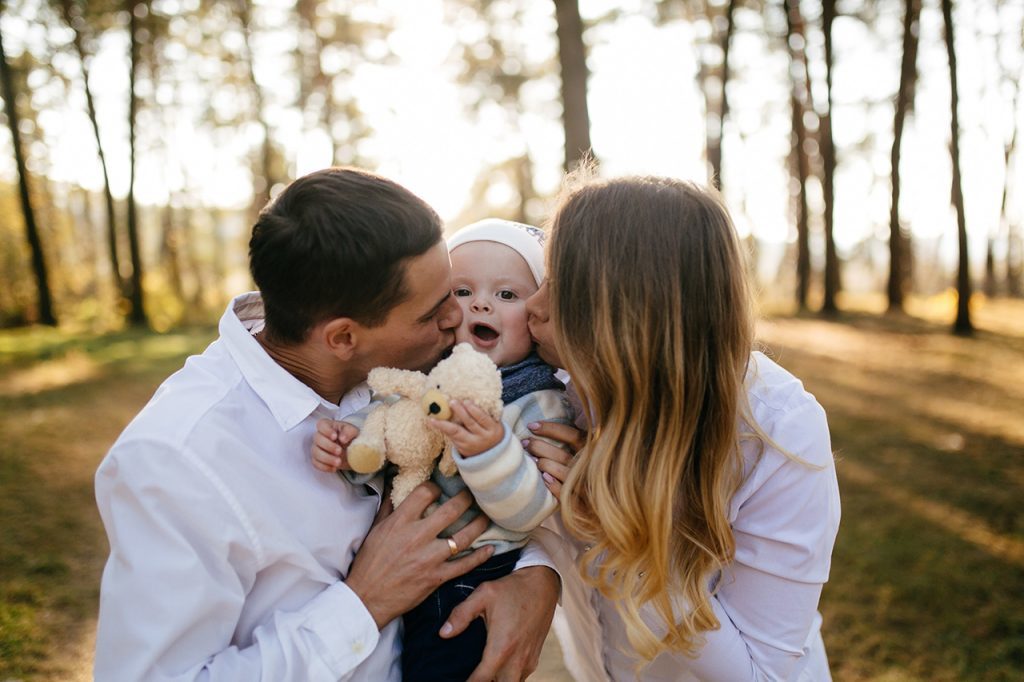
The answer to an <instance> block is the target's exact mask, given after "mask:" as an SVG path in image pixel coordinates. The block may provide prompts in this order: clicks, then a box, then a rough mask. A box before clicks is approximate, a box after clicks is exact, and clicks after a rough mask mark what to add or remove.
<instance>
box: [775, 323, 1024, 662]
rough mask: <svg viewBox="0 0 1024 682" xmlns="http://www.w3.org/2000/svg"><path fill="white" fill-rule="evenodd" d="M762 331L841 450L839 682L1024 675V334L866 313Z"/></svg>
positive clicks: (827, 610)
mask: <svg viewBox="0 0 1024 682" xmlns="http://www.w3.org/2000/svg"><path fill="white" fill-rule="evenodd" d="M763 332H764V333H763V340H764V341H765V342H766V344H767V346H768V347H769V349H771V350H773V351H774V352H773V355H774V357H775V358H776V359H777V360H778V361H779V362H780V363H781V364H783V365H784V366H785V367H786V368H787V369H789V370H790V371H792V372H793V373H794V374H796V375H797V376H799V377H800V378H801V379H803V380H804V382H805V384H806V386H807V388H808V390H810V391H811V392H812V393H814V394H815V395H816V396H817V397H818V399H819V401H820V402H821V403H822V404H823V405H824V407H825V409H826V412H827V413H828V415H829V424H830V428H831V431H832V443H833V447H834V448H835V449H836V450H837V472H838V476H839V481H840V487H841V492H842V499H843V520H842V526H841V528H840V532H839V537H838V540H837V544H836V549H835V553H834V555H833V562H832V573H831V579H830V582H829V584H828V585H826V587H825V591H824V594H823V598H822V612H823V614H824V617H825V626H824V634H825V639H826V644H827V646H828V649H829V657H830V661H831V663H832V668H833V675H834V676H835V679H837V680H862V679H913V680H966V679H970V680H1003V679H1005V680H1010V679H1021V677H1022V674H1024V512H1022V506H1021V503H1020V500H1021V499H1024V388H1022V385H1021V383H1019V382H1018V379H1017V377H1016V376H1015V375H1014V372H1019V371H1020V368H1024V339H1022V338H1021V337H1017V336H1013V335H1007V334H997V333H991V332H985V331H982V332H980V333H979V334H978V336H977V337H976V338H974V339H955V338H953V337H951V336H950V335H949V329H948V326H943V325H937V324H933V323H930V322H926V321H922V320H916V319H914V318H887V317H873V316H858V315H856V314H854V315H849V316H846V317H844V319H842V320H841V321H838V322H837V321H828V320H821V319H820V318H812V317H804V318H792V319H780V320H774V321H771V322H768V323H767V324H766V325H764V328H763Z"/></svg>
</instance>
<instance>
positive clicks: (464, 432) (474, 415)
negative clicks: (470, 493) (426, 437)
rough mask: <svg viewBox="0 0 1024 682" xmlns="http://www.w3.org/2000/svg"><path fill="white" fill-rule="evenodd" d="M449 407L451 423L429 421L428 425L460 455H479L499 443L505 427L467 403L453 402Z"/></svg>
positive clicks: (436, 420)
mask: <svg viewBox="0 0 1024 682" xmlns="http://www.w3.org/2000/svg"><path fill="white" fill-rule="evenodd" d="M450 406H451V408H452V418H451V421H446V422H444V421H440V420H438V419H431V420H430V423H431V425H432V426H433V427H434V428H435V429H437V430H438V431H440V432H441V433H443V434H444V435H446V436H448V438H450V439H451V441H452V442H453V443H455V447H457V448H458V449H459V454H460V455H462V456H463V457H472V456H473V455H479V454H480V453H481V452H486V451H487V450H490V449H491V448H493V447H494V446H495V445H497V444H498V443H500V442H501V437H502V436H503V435H504V434H505V427H504V426H502V423H501V422H500V421H498V420H497V419H495V418H494V417H492V416H491V415H489V414H487V413H486V412H484V411H483V410H481V409H480V408H479V407H477V406H476V405H474V404H473V403H471V402H468V401H466V402H461V401H458V400H453V401H451V403H450Z"/></svg>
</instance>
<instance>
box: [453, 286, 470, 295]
mask: <svg viewBox="0 0 1024 682" xmlns="http://www.w3.org/2000/svg"><path fill="white" fill-rule="evenodd" d="M452 293H453V294H455V295H456V296H459V297H461V296H469V294H470V291H469V289H467V288H466V287H455V288H454V289H452Z"/></svg>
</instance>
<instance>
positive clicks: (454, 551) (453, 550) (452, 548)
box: [446, 538, 459, 556]
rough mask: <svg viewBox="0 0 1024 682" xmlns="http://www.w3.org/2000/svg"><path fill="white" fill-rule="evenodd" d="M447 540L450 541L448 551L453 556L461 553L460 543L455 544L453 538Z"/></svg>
mask: <svg viewBox="0 0 1024 682" xmlns="http://www.w3.org/2000/svg"><path fill="white" fill-rule="evenodd" d="M446 539H447V540H448V551H450V552H451V553H452V556H455V555H456V554H458V553H459V543H457V542H455V540H453V539H452V538H446Z"/></svg>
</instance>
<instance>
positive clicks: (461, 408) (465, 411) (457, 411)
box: [451, 400, 494, 434]
mask: <svg viewBox="0 0 1024 682" xmlns="http://www.w3.org/2000/svg"><path fill="white" fill-rule="evenodd" d="M451 408H452V417H453V418H454V420H455V421H457V422H458V423H460V424H462V426H464V427H465V428H466V430H467V431H469V432H470V433H475V434H480V433H484V432H486V431H487V430H488V429H489V428H490V427H491V426H492V425H493V423H494V420H493V419H492V418H491V416H490V415H489V414H487V413H486V412H484V411H483V410H482V409H481V408H479V407H477V406H476V405H475V404H473V403H472V402H470V401H468V400H453V401H452V402H451Z"/></svg>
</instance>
